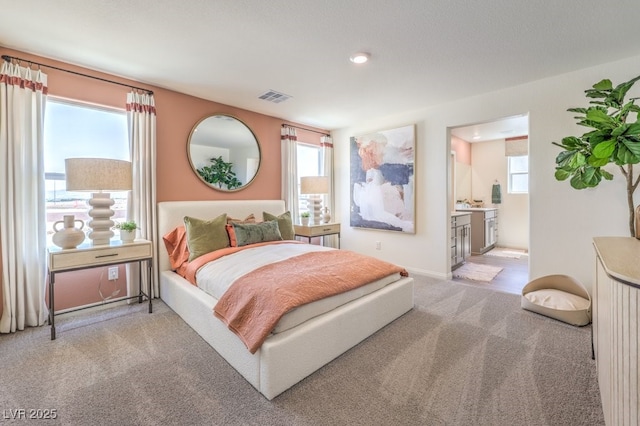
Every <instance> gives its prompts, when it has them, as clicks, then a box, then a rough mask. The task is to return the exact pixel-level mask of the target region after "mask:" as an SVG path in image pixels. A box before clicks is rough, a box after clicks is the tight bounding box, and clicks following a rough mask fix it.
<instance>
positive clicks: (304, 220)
mask: <svg viewBox="0 0 640 426" xmlns="http://www.w3.org/2000/svg"><path fill="white" fill-rule="evenodd" d="M300 223H301V224H302V226H307V225H309V218H308V217H301V218H300Z"/></svg>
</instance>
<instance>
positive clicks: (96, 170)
mask: <svg viewBox="0 0 640 426" xmlns="http://www.w3.org/2000/svg"><path fill="white" fill-rule="evenodd" d="M64 166H65V180H66V183H67V187H66V190H67V191H91V192H92V194H91V199H89V201H88V204H89V205H90V206H91V207H92V208H91V209H90V210H89V216H90V217H91V219H92V220H91V221H89V223H88V224H87V225H88V226H89V227H90V228H91V230H90V232H89V234H88V237H89V239H90V240H91V242H92V244H93V245H104V244H109V240H110V239H111V237H113V235H114V234H113V231H112V230H111V228H112V227H113V225H115V222H114V221H112V220H111V216H113V213H114V211H113V210H111V206H112V205H113V204H114V203H115V202H114V201H113V199H111V196H110V194H109V192H103V191H129V190H131V162H129V161H123V160H113V159H108V158H67V159H65V160H64Z"/></svg>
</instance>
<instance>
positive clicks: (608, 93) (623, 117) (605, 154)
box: [552, 76, 640, 237]
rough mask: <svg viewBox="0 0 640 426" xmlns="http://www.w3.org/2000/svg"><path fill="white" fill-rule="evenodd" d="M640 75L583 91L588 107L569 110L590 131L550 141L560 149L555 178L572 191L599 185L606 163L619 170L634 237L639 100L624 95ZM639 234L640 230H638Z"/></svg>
mask: <svg viewBox="0 0 640 426" xmlns="http://www.w3.org/2000/svg"><path fill="white" fill-rule="evenodd" d="M638 80H640V76H638V77H636V78H633V79H631V80H629V81H627V82H624V83H621V84H619V85H617V86H615V87H614V86H613V83H611V80H607V79H605V80H602V81H600V82H598V83H596V84H594V85H593V86H592V88H591V89H587V90H585V96H586V97H587V98H588V99H591V100H590V101H589V104H590V106H589V107H587V108H569V109H568V110H567V111H570V112H574V113H577V114H578V115H577V116H576V117H575V119H576V120H577V121H578V124H579V125H581V126H584V127H587V128H589V129H590V130H589V131H588V132H586V133H584V134H583V135H582V136H567V137H565V138H563V139H562V142H560V143H558V142H552V143H553V144H554V145H557V146H559V147H560V148H562V149H563V151H562V152H560V154H558V156H557V157H556V172H555V178H556V179H557V180H559V181H563V180H567V179H569V183H570V184H571V186H572V187H573V188H575V189H585V188H592V187H595V186H598V184H600V182H601V181H602V179H606V180H611V179H613V175H612V174H611V173H609V172H608V171H606V170H604V169H603V167H605V166H607V165H608V164H615V165H616V166H618V167H619V168H620V171H621V172H622V175H623V176H624V177H625V179H626V181H627V204H628V208H629V232H630V234H631V236H632V237H633V236H635V235H636V234H635V226H634V210H635V209H634V205H633V193H634V192H635V190H636V188H637V187H638V183H639V182H640V175H639V176H637V177H634V170H633V165H634V164H638V163H640V121H639V120H638V113H639V112H640V106H638V105H636V100H638V98H629V99H626V100H625V98H626V96H627V92H628V91H629V89H631V87H633V85H634V83H635V82H636V81H638ZM639 231H640V230H639Z"/></svg>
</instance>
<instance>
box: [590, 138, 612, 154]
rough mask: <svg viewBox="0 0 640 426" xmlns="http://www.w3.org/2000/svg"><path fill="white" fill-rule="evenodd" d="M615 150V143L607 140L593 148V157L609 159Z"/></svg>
mask: <svg viewBox="0 0 640 426" xmlns="http://www.w3.org/2000/svg"><path fill="white" fill-rule="evenodd" d="M615 149H616V141H615V140H608V141H605V142H600V143H599V144H597V145H596V146H595V147H594V148H593V155H594V156H595V157H596V158H609V157H611V154H613V151H614V150H615Z"/></svg>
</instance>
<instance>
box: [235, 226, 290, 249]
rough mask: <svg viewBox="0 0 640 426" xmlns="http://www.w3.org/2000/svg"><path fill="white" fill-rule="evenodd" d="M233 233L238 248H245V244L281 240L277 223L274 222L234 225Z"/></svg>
mask: <svg viewBox="0 0 640 426" xmlns="http://www.w3.org/2000/svg"><path fill="white" fill-rule="evenodd" d="M233 231H234V232H235V234H236V241H237V243H238V247H240V246H246V245H247V244H255V243H264V242H267V241H280V240H282V235H280V228H279V227H278V221H276V220H269V221H266V222H260V223H234V224H233Z"/></svg>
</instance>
